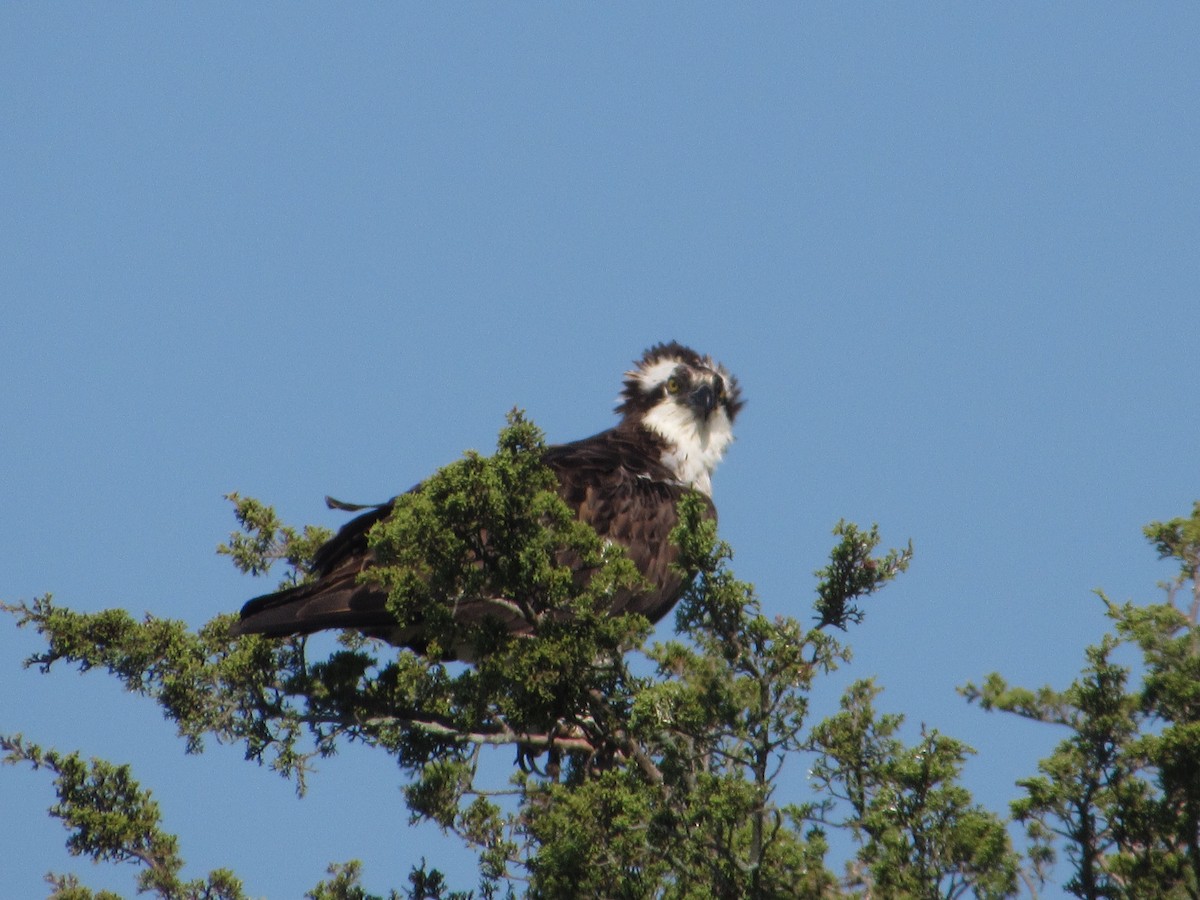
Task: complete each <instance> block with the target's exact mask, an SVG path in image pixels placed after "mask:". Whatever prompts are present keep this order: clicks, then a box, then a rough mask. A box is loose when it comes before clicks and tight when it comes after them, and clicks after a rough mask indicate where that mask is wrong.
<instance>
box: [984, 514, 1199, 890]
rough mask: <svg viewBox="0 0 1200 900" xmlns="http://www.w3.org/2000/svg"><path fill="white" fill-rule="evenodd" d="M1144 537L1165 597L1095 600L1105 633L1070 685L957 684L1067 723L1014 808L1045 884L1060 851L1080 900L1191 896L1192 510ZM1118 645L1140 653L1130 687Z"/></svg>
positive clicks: (1194, 784)
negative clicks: (1174, 568) (1166, 576)
mask: <svg viewBox="0 0 1200 900" xmlns="http://www.w3.org/2000/svg"><path fill="white" fill-rule="evenodd" d="M1145 534H1146V536H1147V538H1149V540H1150V541H1151V543H1152V544H1153V545H1154V546H1155V549H1156V550H1157V551H1158V553H1159V556H1160V558H1163V559H1171V560H1173V561H1174V562H1175V563H1176V564H1177V565H1178V566H1179V571H1178V573H1177V574H1176V576H1175V577H1174V578H1173V579H1172V580H1171V581H1170V582H1168V583H1166V584H1165V585H1163V587H1164V588H1165V590H1166V593H1167V602H1166V603H1162V604H1155V605H1151V606H1146V607H1136V606H1134V605H1133V604H1131V603H1126V604H1123V605H1120V606H1118V605H1116V604H1114V603H1112V602H1110V601H1109V600H1108V599H1107V598H1106V597H1105V596H1104V594H1103V593H1100V594H1099V596H1100V598H1101V600H1102V601H1103V602H1104V604H1105V608H1106V612H1107V615H1108V617H1109V619H1110V620H1112V622H1113V626H1114V628H1113V631H1114V633H1112V634H1108V635H1105V637H1104V638H1103V639H1102V640H1101V642H1100V643H1099V644H1098V645H1096V646H1093V647H1089V648H1088V650H1087V664H1086V666H1085V667H1084V669H1083V671H1082V673H1081V675H1080V677H1079V678H1078V679H1077V680H1075V681H1074V682H1072V683H1071V684H1070V685H1069V686H1068V687H1067V688H1066V689H1064V690H1062V691H1055V690H1053V689H1051V688H1049V687H1044V688H1041V689H1040V690H1037V691H1031V690H1027V689H1024V688H1017V687H1011V686H1010V685H1009V684H1008V683H1007V681H1005V679H1003V678H1002V677H1001V676H1000V675H998V674H992V675H990V676H988V678H987V679H986V681H985V682H984V683H983V685H982V686H976V685H974V684H968V685H966V686H965V687H964V688H963V689H962V691H963V693H964V694H965V696H966V697H967V698H968V699H969V700H971V701H973V702H978V703H979V704H980V705H981V706H982V707H983V708H984V709H995V710H1001V711H1005V712H1010V713H1015V714H1017V715H1019V716H1022V717H1023V718H1027V719H1031V720H1034V721H1039V722H1047V723H1051V724H1055V725H1060V726H1066V727H1067V729H1068V735H1067V737H1066V738H1064V739H1063V740H1062V741H1061V742H1060V743H1059V744H1058V746H1057V747H1056V748H1055V750H1054V753H1053V754H1052V755H1051V756H1049V757H1048V758H1046V759H1044V760H1042V761H1041V762H1040V763H1039V765H1038V770H1039V774H1038V775H1037V776H1035V777H1032V778H1028V779H1024V780H1022V781H1021V782H1019V785H1020V786H1021V788H1022V789H1023V790H1024V792H1025V794H1024V796H1022V797H1021V798H1020V799H1018V800H1017V801H1015V802H1014V803H1013V805H1012V808H1013V815H1014V817H1015V818H1017V819H1018V820H1019V821H1022V822H1024V823H1025V824H1026V827H1027V831H1028V834H1029V837H1030V840H1031V849H1030V860H1031V863H1032V865H1033V868H1034V871H1035V872H1036V873H1037V874H1038V875H1039V876H1040V877H1042V878H1043V879H1044V878H1045V876H1046V874H1047V871H1048V867H1049V866H1050V864H1052V863H1053V862H1054V860H1055V858H1056V847H1059V846H1062V847H1064V848H1065V851H1066V855H1067V859H1068V861H1069V863H1070V866H1071V876H1070V878H1069V879H1068V880H1067V882H1066V884H1065V887H1066V889H1067V890H1068V891H1069V892H1070V893H1072V894H1074V895H1075V896H1078V897H1087V898H1093V897H1122V898H1125V897H1128V898H1173V897H1190V898H1195V897H1198V896H1200V626H1198V623H1197V616H1198V615H1200V585H1198V584H1197V581H1196V573H1197V568H1198V563H1200V503H1198V504H1196V505H1195V506H1194V508H1193V511H1192V515H1191V517H1190V518H1188V519H1172V520H1171V521H1169V522H1165V523H1163V522H1154V523H1151V524H1150V525H1148V526H1147V527H1146V529H1145ZM1184 594H1190V597H1188V598H1187V599H1188V604H1187V610H1186V611H1184V610H1181V609H1180V608H1179V601H1180V598H1181V595H1184ZM1123 646H1125V647H1131V648H1135V649H1136V651H1137V652H1138V654H1139V655H1140V662H1141V666H1140V670H1139V671H1140V675H1141V678H1140V683H1139V684H1131V674H1132V672H1131V669H1130V668H1129V667H1128V666H1124V665H1120V664H1118V663H1117V662H1115V661H1114V659H1113V656H1114V653H1115V652H1116V651H1117V650H1118V648H1121V647H1123Z"/></svg>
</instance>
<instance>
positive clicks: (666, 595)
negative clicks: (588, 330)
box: [546, 428, 716, 622]
mask: <svg viewBox="0 0 1200 900" xmlns="http://www.w3.org/2000/svg"><path fill="white" fill-rule="evenodd" d="M546 463H547V464H548V465H549V466H550V468H551V469H553V470H554V472H555V474H556V475H557V476H558V480H559V483H560V485H561V488H560V489H561V491H562V495H563V499H565V500H566V501H567V503H569V504H570V505H571V507H573V508H574V509H575V510H576V511H577V512H578V515H579V518H580V519H582V520H583V521H584V522H587V523H588V524H589V525H591V526H592V528H593V529H595V531H596V533H597V534H598V535H599V536H600V537H601V538H602V539H604V540H609V541H613V542H614V543H617V544H620V545H621V546H623V547H624V548H625V550H626V552H627V553H628V554H629V557H630V559H632V560H633V563H634V565H636V566H637V568H638V571H639V572H641V573H642V577H643V578H645V579H646V581H647V582H648V583H649V588H648V589H647V590H646V591H644V592H640V593H636V594H625V595H623V596H618V597H617V598H615V599H614V602H613V607H612V611H613V613H614V614H617V613H622V612H637V613H640V614H642V615H644V616H645V617H646V618H647V619H649V620H650V621H651V622H657V621H658V620H659V619H661V618H662V617H663V616H665V615H666V614H667V613H668V612H670V611H671V607H673V606H674V605H675V603H676V601H677V600H678V599H679V596H680V594H681V593H682V592H683V589H684V587H685V584H684V579H683V577H682V576H680V575H679V574H678V573H677V572H675V571H674V570H673V569H672V566H673V564H674V563H675V561H676V560H677V558H678V556H679V552H678V548H676V547H675V545H674V544H673V543H672V542H671V531H672V530H674V528H675V526H676V525H677V524H679V517H678V515H677V513H676V507H677V506H678V503H679V500H680V499H681V498H682V497H683V495H684V493H685V492H686V490H687V489H686V488H685V487H684V486H683V485H681V484H679V483H678V482H677V481H674V480H673V477H672V473H671V472H670V471H669V470H668V469H667V468H666V467H664V466H663V465H661V464H660V463H659V462H658V451H657V448H656V447H654V446H653V444H652V443H651V441H650V439H649V438H648V436H647V435H646V433H645V432H644V431H642V430H641V429H637V430H636V431H635V430H624V429H619V428H618V429H613V430H612V431H607V432H604V433H602V434H598V435H596V436H595V437H592V438H588V439H587V440H584V441H577V442H576V443H574V444H563V445H561V446H557V447H551V448H550V449H549V450H548V451H547V453H546ZM708 508H709V515H710V516H712V517H715V516H716V508H715V507H714V506H713V505H712V502H711V501H709V502H708Z"/></svg>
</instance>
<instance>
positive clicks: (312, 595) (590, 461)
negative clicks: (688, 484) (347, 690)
mask: <svg viewBox="0 0 1200 900" xmlns="http://www.w3.org/2000/svg"><path fill="white" fill-rule="evenodd" d="M651 441H652V439H651V438H650V437H649V435H648V434H647V433H646V432H644V431H642V430H641V429H630V430H625V429H621V428H615V429H612V430H610V431H606V432H602V433H601V434H598V435H595V436H594V437H591V438H587V439H586V440H582V441H576V442H574V443H572V444H562V445H558V446H554V447H550V448H548V449H547V451H546V455H545V461H546V463H547V465H549V466H550V468H551V469H552V470H553V471H554V473H555V474H556V475H557V476H558V479H559V483H560V486H561V488H560V489H561V491H562V496H563V499H564V500H566V502H567V503H568V504H569V505H570V506H571V507H572V508H573V509H575V510H576V511H577V512H578V514H579V517H580V518H581V519H582V520H583V521H585V522H587V523H588V524H589V525H591V526H592V527H593V528H594V529H595V530H596V532H597V534H599V535H600V537H601V538H602V539H606V540H610V541H613V542H615V543H618V544H621V545H622V546H623V547H625V548H626V550H627V552H628V553H629V555H630V558H631V559H632V560H633V562H634V564H635V565H636V566H637V567H638V570H639V571H640V572H641V573H642V575H643V577H644V578H645V579H646V580H647V581H648V582H649V584H650V588H649V589H648V590H647V591H645V592H642V593H638V594H627V595H624V596H619V597H617V598H615V599H614V604H613V612H614V613H620V612H626V611H630V612H638V613H641V614H642V615H644V616H646V617H647V618H648V619H650V621H652V622H657V621H658V620H659V619H661V618H662V617H663V616H665V615H666V614H667V613H668V612H669V611H670V609H671V607H672V606H674V604H675V602H676V601H677V600H678V599H679V595H680V593H681V592H682V589H683V587H684V584H683V579H682V578H681V577H680V576H679V575H678V574H677V573H675V572H673V571H671V564H672V563H673V562H674V560H675V558H676V556H677V551H676V549H675V547H674V545H672V544H671V542H670V534H671V530H672V529H673V528H674V527H675V525H676V524H677V522H678V518H677V516H676V512H675V508H676V504H677V503H678V502H679V499H680V497H681V496H682V495H683V492H684V488H683V487H682V486H681V485H679V484H678V483H675V482H673V481H672V480H671V473H670V472H669V471H668V470H667V469H666V468H665V467H663V466H662V465H661V464H659V463H658V461H657V459H658V451H657V449H656V448H655V447H654V446H653V445H652V443H651ZM394 502H395V501H394V500H392V501H388V502H387V503H383V504H380V505H379V506H376V507H372V508H371V509H370V510H369V511H368V512H366V513H364V514H363V515H361V516H358V517H356V518H354V519H352V520H351V521H349V522H347V523H346V524H345V525H344V526H342V528H341V530H339V531H338V533H337V534H336V535H334V537H333V538H331V539H330V540H329V541H328V542H327V543H326V544H324V545H323V546H322V547H321V549H320V550H318V551H317V554H316V556H315V557H314V560H313V569H312V571H313V573H314V574H315V575H316V576H317V578H316V580H315V581H312V582H310V583H308V584H303V585H300V586H299V587H295V588H289V589H287V590H283V591H278V592H276V593H273V594H267V595H266V596H263V597H256V598H255V599H253V600H250V601H249V602H248V603H246V605H245V606H244V607H243V608H242V617H241V620H240V621H239V622H237V623H236V624H235V625H234V626H233V629H232V633H233V634H252V633H253V634H265V635H268V636H271V637H283V636H286V635H292V634H309V633H311V632H314V631H320V630H323V629H327V628H357V629H359V630H362V631H364V632H366V633H368V634H373V635H376V636H379V637H383V638H385V639H387V640H391V641H393V642H394V643H400V644H404V645H408V646H413V647H415V648H417V649H420V645H421V643H422V641H421V636H420V635H419V634H417V633H414V632H413V630H412V629H409V630H407V631H406V632H405V633H397V629H396V628H395V626H396V622H395V620H394V619H393V618H392V616H391V615H390V614H389V613H388V612H387V595H386V593H385V592H383V591H380V590H379V589H378V588H375V587H373V586H371V585H367V584H361V583H359V581H358V575H359V573H361V572H362V571H363V569H365V568H367V567H368V566H370V565H371V564H372V562H373V561H374V556H373V554H372V552H371V549H370V547H369V546H368V545H367V533H368V532H369V531H370V530H371V528H372V527H373V526H374V525H375V524H376V523H377V522H379V521H381V520H383V519H385V518H387V516H388V515H389V514H390V513H391V511H392V506H393V504H394ZM709 508H710V511H711V514H712V515H713V516H715V515H716V510H715V509H714V508H713V507H712V504H711V503H710V504H709ZM455 616H456V618H460V619H461V620H463V621H469V620H478V619H480V618H483V617H485V616H493V617H496V618H499V619H500V620H501V621H504V622H505V624H507V625H508V626H509V627H510V628H519V624H520V623H518V622H517V621H516V620H515V619H514V618H513V616H512V615H511V614H506V613H505V611H504V608H503V604H493V603H489V602H488V601H486V600H480V601H475V602H471V603H463V604H460V606H459V607H457V608H456V610H455Z"/></svg>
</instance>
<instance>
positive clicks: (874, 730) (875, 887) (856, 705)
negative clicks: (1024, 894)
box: [812, 681, 1018, 898]
mask: <svg viewBox="0 0 1200 900" xmlns="http://www.w3.org/2000/svg"><path fill="white" fill-rule="evenodd" d="M878 694H879V688H878V687H876V686H875V685H874V683H873V682H871V681H858V682H855V683H854V684H853V685H851V687H850V688H849V690H848V691H847V692H846V695H845V696H844V697H843V698H842V711H841V712H840V713H838V714H837V715H835V716H832V717H830V718H829V719H826V720H825V721H824V722H822V723H821V724H819V725H818V726H817V727H816V728H814V729H813V736H812V744H813V747H814V749H816V750H817V751H818V752H819V753H820V756H819V757H818V758H817V762H816V764H815V765H814V766H813V777H814V780H815V782H816V784H817V785H818V786H819V787H820V788H822V789H823V790H824V791H825V792H826V793H828V794H829V795H830V797H831V798H834V799H838V800H841V801H843V803H844V806H845V807H848V809H849V815H848V817H847V818H846V819H845V820H844V821H842V822H839V823H837V824H840V825H842V826H843V827H846V828H848V829H849V830H850V832H851V834H852V835H853V837H854V840H855V842H856V843H857V844H858V845H859V847H860V848H861V849H860V852H859V854H858V856H857V858H856V860H855V863H854V865H853V866H852V876H853V881H855V882H858V883H861V884H863V885H864V886H866V887H867V888H868V892H869V893H872V894H879V895H881V896H885V897H947V898H950V897H961V896H966V895H968V894H969V895H971V896H975V897H1008V896H1011V895H1012V894H1014V893H1015V892H1016V884H1017V874H1018V866H1017V858H1016V857H1015V855H1014V854H1013V853H1012V851H1011V849H1010V847H1009V845H1008V837H1007V834H1006V832H1005V829H1004V823H1003V822H1001V821H1000V820H999V819H998V818H997V817H996V816H994V815H993V814H991V813H989V812H987V811H986V810H984V809H983V808H981V807H979V806H978V805H975V804H972V803H971V798H970V795H969V793H968V792H967V791H966V789H965V788H963V787H962V786H961V785H960V784H958V781H957V779H958V777H959V775H960V774H961V771H962V765H963V762H964V761H965V760H966V757H967V755H968V754H969V753H971V752H973V751H971V750H970V748H968V747H967V746H966V745H964V744H962V743H961V742H959V741H956V740H954V739H952V738H948V737H945V736H943V735H940V734H938V733H937V732H936V731H926V730H925V729H922V733H921V741H920V742H919V743H918V744H917V745H916V746H914V747H905V746H904V745H903V743H901V741H900V740H899V739H898V738H897V737H896V732H897V731H898V730H899V728H900V726H901V724H902V722H903V717H902V716H898V715H878V714H877V713H876V712H875V708H874V700H875V698H876V697H877V696H878ZM825 808H826V810H832V809H833V804H832V803H828V802H827V803H826V806H825Z"/></svg>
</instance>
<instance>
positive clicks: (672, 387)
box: [667, 375, 679, 394]
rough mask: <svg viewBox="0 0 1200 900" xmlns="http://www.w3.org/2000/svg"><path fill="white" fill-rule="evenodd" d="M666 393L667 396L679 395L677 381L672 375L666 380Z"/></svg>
mask: <svg viewBox="0 0 1200 900" xmlns="http://www.w3.org/2000/svg"><path fill="white" fill-rule="evenodd" d="M667 393H668V394H678V393H679V379H678V378H676V377H675V376H674V375H672V376H671V377H670V378H668V379H667Z"/></svg>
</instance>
